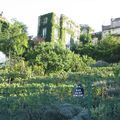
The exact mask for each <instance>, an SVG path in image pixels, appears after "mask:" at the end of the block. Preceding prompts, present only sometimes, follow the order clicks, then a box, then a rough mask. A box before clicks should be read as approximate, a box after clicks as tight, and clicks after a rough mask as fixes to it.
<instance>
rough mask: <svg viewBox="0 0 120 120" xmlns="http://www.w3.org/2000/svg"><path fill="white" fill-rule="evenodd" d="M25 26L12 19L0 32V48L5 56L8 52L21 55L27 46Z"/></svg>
mask: <svg viewBox="0 0 120 120" xmlns="http://www.w3.org/2000/svg"><path fill="white" fill-rule="evenodd" d="M26 30H27V28H26V26H25V25H24V24H23V23H21V22H19V21H17V20H12V22H11V23H10V24H9V27H8V28H6V29H5V30H4V31H3V32H1V37H0V50H1V51H3V52H4V53H5V54H6V55H7V56H8V55H9V53H11V54H12V55H17V56H19V55H22V54H23V53H24V51H25V49H26V48H27V46H28V36H27V31H26Z"/></svg>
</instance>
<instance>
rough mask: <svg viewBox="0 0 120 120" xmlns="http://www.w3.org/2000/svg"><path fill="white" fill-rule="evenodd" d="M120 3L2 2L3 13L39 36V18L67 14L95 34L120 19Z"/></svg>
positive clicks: (97, 0) (93, 0) (86, 0)
mask: <svg viewBox="0 0 120 120" xmlns="http://www.w3.org/2000/svg"><path fill="white" fill-rule="evenodd" d="M119 5H120V0H0V12H1V11H3V16H4V17H5V18H6V19H8V20H10V19H12V18H16V19H17V20H19V21H21V22H23V23H24V24H26V25H27V27H28V33H29V35H33V36H36V35H37V25H38V16H40V15H42V14H46V13H49V12H55V13H57V14H58V15H60V14H64V15H66V16H67V17H69V18H71V19H72V20H74V21H75V22H76V23H78V24H88V25H90V26H91V27H92V28H93V29H94V31H95V32H97V31H101V26H102V25H106V24H110V19H111V18H116V17H120V7H119Z"/></svg>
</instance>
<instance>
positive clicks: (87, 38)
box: [80, 25, 93, 44]
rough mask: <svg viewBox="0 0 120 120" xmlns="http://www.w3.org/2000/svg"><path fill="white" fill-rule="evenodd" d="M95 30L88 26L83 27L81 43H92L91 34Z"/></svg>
mask: <svg viewBox="0 0 120 120" xmlns="http://www.w3.org/2000/svg"><path fill="white" fill-rule="evenodd" d="M92 31H93V29H92V28H91V27H90V26H88V25H81V35H80V41H81V42H82V43H83V44H86V43H90V42H91V41H92V34H91V32H92Z"/></svg>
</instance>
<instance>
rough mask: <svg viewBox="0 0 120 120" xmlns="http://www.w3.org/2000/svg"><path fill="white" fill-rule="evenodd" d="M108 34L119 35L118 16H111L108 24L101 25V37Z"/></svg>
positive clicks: (119, 21) (119, 19)
mask: <svg viewBox="0 0 120 120" xmlns="http://www.w3.org/2000/svg"><path fill="white" fill-rule="evenodd" d="M108 34H111V35H115V36H120V18H112V19H111V24H110V25H106V26H104V25H103V26H102V37H105V36H106V35H108Z"/></svg>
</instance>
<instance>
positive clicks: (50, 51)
mask: <svg viewBox="0 0 120 120" xmlns="http://www.w3.org/2000/svg"><path fill="white" fill-rule="evenodd" d="M25 58H26V60H27V61H29V64H30V65H32V66H34V65H38V66H39V67H40V66H41V67H42V68H43V70H44V74H49V73H56V72H60V71H66V72H68V71H73V72H75V71H79V70H80V69H81V68H82V67H83V66H85V64H84V62H83V61H82V59H81V58H80V56H79V55H76V54H74V53H73V52H71V51H70V50H69V49H64V48H61V47H60V46H54V45H53V44H51V43H44V42H43V43H40V44H38V45H36V46H35V47H34V49H33V50H30V51H28V53H26V54H25ZM40 69H41V68H40Z"/></svg>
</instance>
